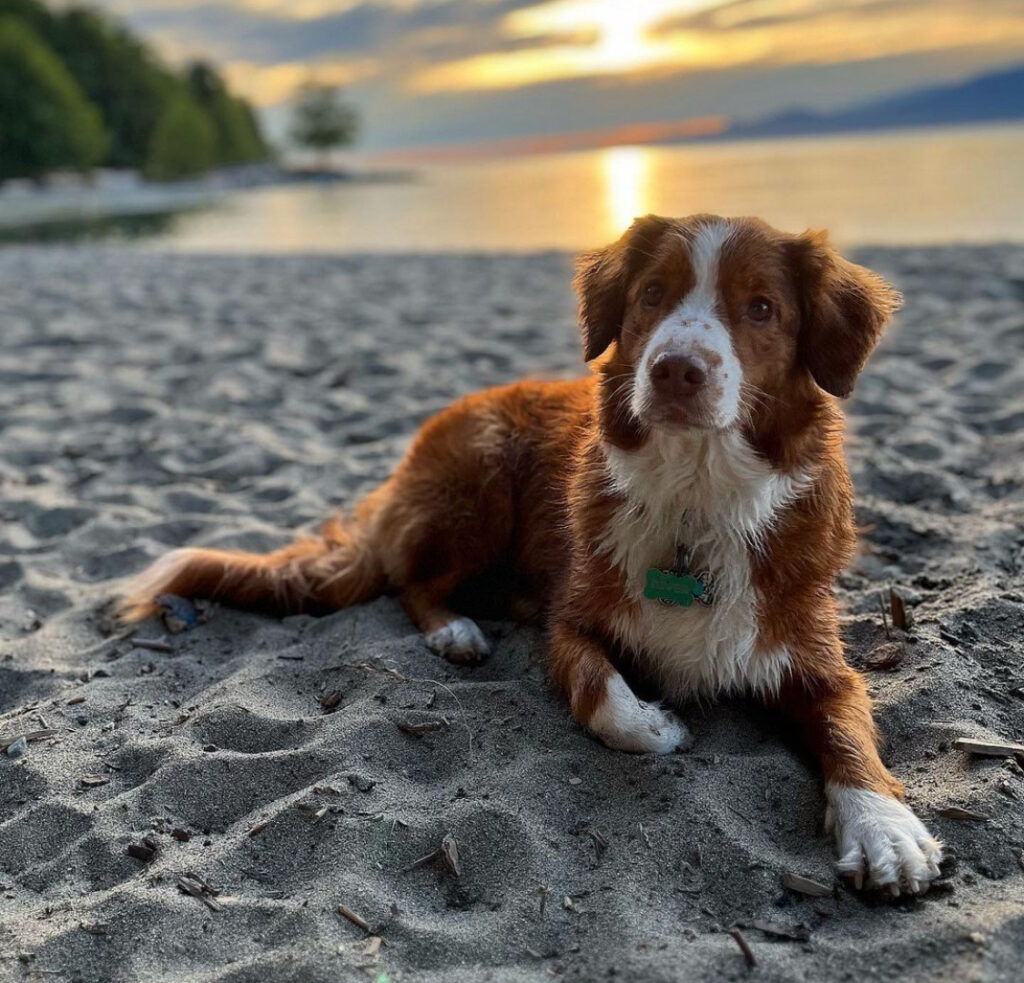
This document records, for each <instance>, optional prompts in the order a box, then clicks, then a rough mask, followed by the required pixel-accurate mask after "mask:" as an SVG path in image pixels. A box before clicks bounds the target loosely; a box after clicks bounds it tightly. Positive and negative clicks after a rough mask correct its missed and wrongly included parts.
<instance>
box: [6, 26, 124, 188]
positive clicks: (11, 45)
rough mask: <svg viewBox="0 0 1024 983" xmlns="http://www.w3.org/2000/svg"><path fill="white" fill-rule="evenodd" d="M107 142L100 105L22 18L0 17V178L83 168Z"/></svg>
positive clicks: (98, 155) (96, 159)
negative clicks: (67, 168) (96, 105)
mask: <svg viewBox="0 0 1024 983" xmlns="http://www.w3.org/2000/svg"><path fill="white" fill-rule="evenodd" d="M106 146H107V139H106V134H105V133H104V130H103V123H102V117H101V115H100V113H99V111H98V110H97V109H96V107H95V106H93V105H92V104H91V103H90V102H89V101H88V99H86V97H85V96H84V94H83V93H82V90H81V89H80V88H79V86H78V84H77V83H76V82H75V79H74V78H73V76H72V75H71V73H70V72H69V71H68V70H67V69H66V68H65V67H64V65H63V64H62V63H61V61H60V59H59V58H58V57H57V56H56V55H55V54H54V52H53V51H52V50H51V49H50V48H48V47H47V45H46V44H45V42H44V41H43V40H42V39H41V38H40V37H39V36H38V35H37V34H36V33H35V32H34V31H33V30H32V29H31V28H30V27H28V26H27V25H26V24H25V23H23V22H22V21H20V20H18V19H16V18H14V17H10V16H5V17H3V18H2V19H0V181H2V180H5V179H6V178H11V177H40V176H42V175H43V174H45V173H47V172H48V171H52V170H55V169H57V168H62V167H73V168H75V169H77V170H80V171H88V170H90V169H91V168H92V167H93V166H94V165H95V164H97V163H98V162H99V161H100V160H101V159H102V157H103V154H104V152H105V151H106Z"/></svg>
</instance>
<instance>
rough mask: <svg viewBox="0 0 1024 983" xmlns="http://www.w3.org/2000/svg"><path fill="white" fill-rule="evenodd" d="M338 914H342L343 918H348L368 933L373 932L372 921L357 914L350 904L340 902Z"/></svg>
mask: <svg viewBox="0 0 1024 983" xmlns="http://www.w3.org/2000/svg"><path fill="white" fill-rule="evenodd" d="M338 914H339V915H341V917H342V918H347V919H348V920H349V921H350V922H351V923H352V924H353V925H355V926H356V927H357V928H361V929H362V930H363V931H364V932H366V933H367V934H369V935H372V934H373V931H372V929H371V928H370V923H369V922H368V921H367V920H366V919H365V918H363V917H362V915H357V914H356V913H355V912H354V911H353V910H352V909H351V908H349V907H348V905H343V904H339V905H338Z"/></svg>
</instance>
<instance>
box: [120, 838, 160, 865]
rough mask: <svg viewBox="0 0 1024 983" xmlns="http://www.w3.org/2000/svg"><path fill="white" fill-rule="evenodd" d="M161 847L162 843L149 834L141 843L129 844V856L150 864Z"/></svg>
mask: <svg viewBox="0 0 1024 983" xmlns="http://www.w3.org/2000/svg"><path fill="white" fill-rule="evenodd" d="M159 846H160V843H159V841H158V840H157V839H156V837H155V836H153V835H152V834H148V835H146V836H144V837H143V838H142V842H141V843H129V844H128V856H129V857H134V858H135V859H136V860H141V861H142V862H143V863H147V864H148V863H149V862H150V860H152V859H153V858H154V857H155V856H156V853H157V850H158V849H159Z"/></svg>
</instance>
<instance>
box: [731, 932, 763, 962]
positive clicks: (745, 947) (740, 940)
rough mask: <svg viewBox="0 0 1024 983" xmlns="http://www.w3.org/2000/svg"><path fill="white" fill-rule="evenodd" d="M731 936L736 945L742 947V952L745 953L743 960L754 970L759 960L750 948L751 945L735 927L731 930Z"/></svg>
mask: <svg viewBox="0 0 1024 983" xmlns="http://www.w3.org/2000/svg"><path fill="white" fill-rule="evenodd" d="M729 934H730V935H731V936H732V938H733V941H734V942H735V943H736V945H738V946H739V947H740V952H742V953H743V959H744V961H745V962H746V964H747V965H748V966H749V967H750V968H751V969H753V968H754V967H755V966H756V965H757V958H756V957H755V956H754V950H753V949H751V948H750V944H749V943H748V942H747V940H746V939H745V938H744V937H743V933H742V932H741V931H740V930H739V929H738V928H737V927H736V926H735V925H734V926H733V927H732V928H730V929H729Z"/></svg>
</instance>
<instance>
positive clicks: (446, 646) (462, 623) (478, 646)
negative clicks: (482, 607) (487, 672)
mask: <svg viewBox="0 0 1024 983" xmlns="http://www.w3.org/2000/svg"><path fill="white" fill-rule="evenodd" d="M424 641H425V642H426V643H427V645H428V646H429V647H430V648H431V649H433V650H434V651H435V652H436V653H437V654H438V655H443V656H444V657H445V658H446V659H447V660H448V661H449V662H456V663H459V664H460V665H465V664H469V663H475V662H483V660H484V659H485V658H486V657H487V656H488V655H490V654H491V646H490V645H489V644H488V642H487V638H486V637H485V636H484V633H483V632H482V631H481V630H480V626H479V625H478V624H477V623H476V622H475V621H472V620H470V619H469V618H454V619H453V620H452V621H449V622H448V624H446V625H443V626H442V627H440V628H438V629H437V630H436V631H432V632H431V633H430V634H429V635H426V636H424Z"/></svg>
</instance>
